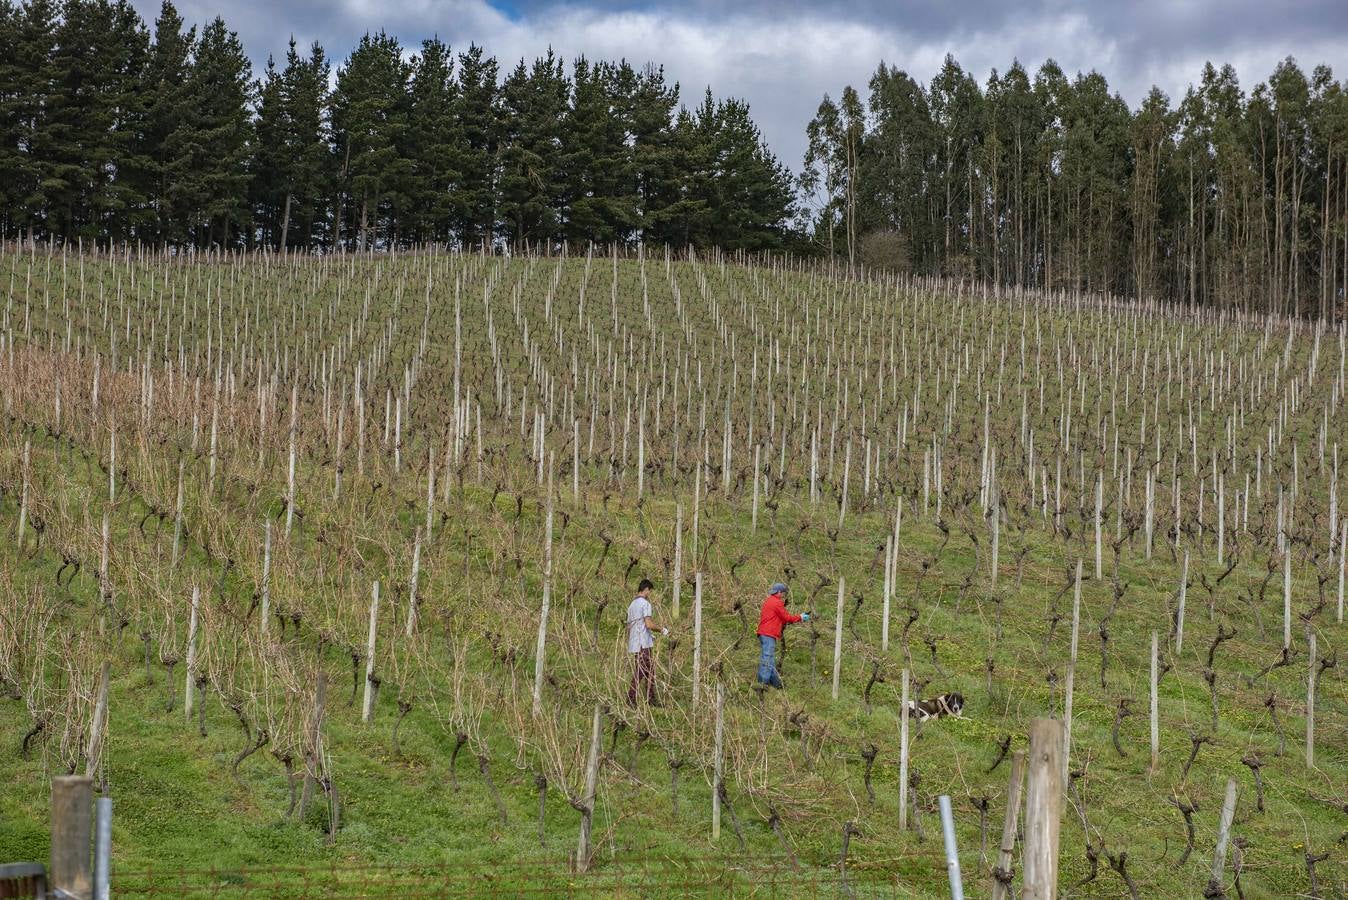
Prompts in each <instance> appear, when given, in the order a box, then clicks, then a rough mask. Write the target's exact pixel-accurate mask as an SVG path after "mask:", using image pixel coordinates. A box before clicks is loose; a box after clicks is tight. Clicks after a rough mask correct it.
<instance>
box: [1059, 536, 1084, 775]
mask: <svg viewBox="0 0 1348 900" xmlns="http://www.w3.org/2000/svg"><path fill="white" fill-rule="evenodd" d="M1080 636H1081V560H1080V558H1078V559H1077V572H1076V586H1075V590H1073V592H1072V649H1071V655H1070V656H1069V657H1068V659H1067V692H1066V694H1065V695H1064V701H1063V716H1062V721H1063V752H1062V766H1063V769H1062V776H1063V780H1064V781H1065V780H1066V779H1067V766H1068V760H1070V759H1071V756H1072V697H1073V691H1074V687H1075V685H1076V675H1077V646H1078V643H1079V639H1080Z"/></svg>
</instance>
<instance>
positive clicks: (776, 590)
mask: <svg viewBox="0 0 1348 900" xmlns="http://www.w3.org/2000/svg"><path fill="white" fill-rule="evenodd" d="M768 593H769V594H785V593H786V585H784V584H782V583H781V582H780V581H779V582H777V583H776V584H774V585H773V586H772V590H770V591H768Z"/></svg>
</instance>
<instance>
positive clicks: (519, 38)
mask: <svg viewBox="0 0 1348 900" xmlns="http://www.w3.org/2000/svg"><path fill="white" fill-rule="evenodd" d="M133 2H134V3H135V5H136V6H137V7H138V8H139V9H140V12H141V14H142V15H143V16H144V17H145V20H146V22H147V24H148V23H152V22H153V20H154V18H155V16H156V14H157V13H158V10H159V0H133ZM178 8H179V11H180V12H181V14H182V15H183V17H184V18H185V19H186V20H187V21H188V22H196V23H201V22H205V21H207V20H208V19H210V18H213V17H214V16H215V15H217V14H221V15H223V16H224V17H225V21H226V22H227V24H228V25H229V27H230V28H232V29H234V30H236V31H238V33H239V36H240V37H241V38H242V40H243V42H244V46H245V48H246V49H247V51H248V53H249V55H250V56H251V57H252V58H253V61H254V65H255V68H256V71H258V72H260V71H261V69H262V66H263V64H265V62H266V59H267V55H268V54H274V55H275V56H276V58H277V59H278V61H280V60H282V59H283V58H284V54H285V48H286V44H287V42H288V40H289V38H290V36H291V35H292V34H293V35H294V36H295V38H296V40H297V41H299V43H300V44H301V45H302V46H307V45H308V44H309V43H310V42H312V41H314V40H317V41H319V42H320V43H322V45H323V46H324V48H325V49H326V50H327V52H328V55H329V56H330V57H331V58H333V59H334V60H335V61H337V62H340V61H342V60H344V59H345V58H346V55H347V54H348V53H349V52H350V50H351V48H352V47H353V46H354V45H355V44H356V42H357V41H358V40H359V39H360V36H361V35H362V34H364V33H365V32H366V31H378V30H379V29H383V30H385V31H387V32H389V33H390V34H393V35H395V36H397V37H398V38H399V39H400V40H401V41H402V42H403V44H404V46H413V47H415V46H416V45H419V44H420V42H421V40H422V39H424V38H427V37H431V36H435V35H438V36H439V37H440V38H441V39H442V40H444V41H446V42H447V43H449V44H450V45H452V46H453V47H455V48H456V49H457V48H461V47H466V46H467V45H468V44H469V43H470V42H476V43H478V44H481V45H482V46H483V47H485V48H486V50H487V51H488V52H489V53H491V54H492V55H494V56H496V58H497V59H498V60H500V62H501V67H502V69H503V70H508V69H509V68H511V67H512V66H513V64H514V63H515V62H516V61H518V60H519V58H520V57H522V56H523V57H528V58H529V59H532V58H533V57H534V56H535V55H537V54H539V53H542V52H544V51H546V50H547V48H548V47H549V46H551V47H553V48H554V49H556V50H557V51H558V52H559V53H560V54H561V55H562V56H563V58H566V59H568V60H569V59H571V58H572V57H575V56H577V55H579V54H582V53H583V54H585V55H587V56H590V57H591V58H602V59H619V58H626V59H628V60H630V61H631V62H633V63H634V64H636V65H641V64H644V63H646V62H648V61H649V62H655V63H658V64H662V65H664V67H665V71H666V74H667V76H669V78H670V79H671V80H676V81H678V82H679V83H680V85H681V87H682V96H683V99H684V101H685V102H686V103H689V104H690V105H692V104H695V103H696V102H697V99H698V97H699V96H700V94H701V92H702V90H703V88H705V87H706V86H707V85H710V86H711V88H712V91H713V92H714V93H715V94H716V95H717V96H737V97H742V98H743V99H745V100H747V101H748V102H749V104H750V106H751V108H752V111H753V114H754V118H755V120H756V121H757V122H758V123H759V125H760V126H761V127H762V129H763V132H764V134H765V135H766V137H767V139H768V142H769V143H770V145H771V146H772V149H773V151H774V152H775V153H776V154H777V155H778V157H779V158H780V159H781V160H782V162H784V163H785V164H787V165H788V166H789V167H790V168H791V169H792V170H793V171H796V170H799V168H800V164H801V156H802V154H803V152H804V149H805V138H804V131H805V124H806V123H807V122H808V121H809V119H810V117H811V116H812V115H813V113H814V110H815V108H816V107H817V105H818V103H819V100H820V98H821V97H822V96H823V95H824V94H825V93H829V94H831V95H833V96H835V97H836V96H837V95H838V93H839V92H840V91H841V89H842V87H843V86H844V85H847V84H852V85H854V86H856V87H857V88H858V89H859V90H861V91H862V93H863V96H864V94H865V84H866V81H867V80H868V78H869V76H870V74H871V73H872V72H873V71H874V70H875V67H876V64H877V63H879V62H880V61H881V60H883V61H885V62H887V63H889V64H891V65H895V66H898V67H900V68H903V69H905V70H907V71H908V72H909V74H911V75H912V76H913V77H915V78H917V79H918V80H919V81H922V82H923V83H925V82H927V81H929V80H930V79H931V77H932V76H933V75H934V74H935V73H936V71H937V70H938V68H939V67H940V65H941V61H942V59H943V58H944V57H945V55H946V53H953V54H954V55H955V57H956V59H958V60H959V61H960V63H961V64H962V65H963V66H964V68H965V69H966V70H967V71H970V72H972V73H974V75H975V77H977V78H978V80H979V82H980V83H985V82H986V80H987V76H988V73H989V72H990V70H991V69H992V68H994V67H995V68H997V69H998V70H999V71H1004V70H1005V69H1006V68H1007V67H1008V66H1009V65H1010V63H1011V62H1012V60H1014V59H1019V60H1020V61H1021V62H1022V63H1023V64H1024V65H1025V66H1026V67H1027V68H1029V69H1030V70H1031V71H1033V70H1034V69H1036V68H1038V66H1039V65H1040V64H1041V63H1042V62H1043V61H1044V60H1045V59H1046V58H1049V57H1052V58H1053V59H1056V60H1057V61H1058V63H1059V64H1060V65H1061V66H1062V67H1063V69H1064V70H1066V71H1067V72H1068V73H1069V75H1070V74H1074V73H1076V72H1078V71H1085V70H1090V69H1096V70H1098V71H1100V72H1101V73H1103V74H1104V75H1105V76H1106V77H1107V78H1108V79H1109V83H1110V85H1111V86H1112V88H1113V89H1114V90H1116V91H1118V92H1119V93H1121V94H1122V95H1123V97H1124V99H1126V100H1127V101H1128V102H1129V104H1130V105H1134V106H1135V105H1136V104H1137V102H1138V100H1139V99H1141V97H1142V96H1143V95H1145V93H1146V91H1147V90H1148V89H1149V88H1150V86H1151V85H1153V84H1156V85H1159V86H1160V87H1161V88H1162V89H1163V90H1165V91H1166V92H1167V93H1169V94H1170V95H1171V97H1172V100H1177V99H1178V98H1179V97H1180V96H1181V95H1182V94H1183V92H1184V90H1185V88H1186V87H1187V86H1188V85H1189V84H1190V83H1191V82H1193V81H1195V80H1196V79H1197V78H1198V74H1199V72H1200V70H1201V67H1202V64H1203V62H1204V61H1205V60H1212V61H1214V62H1231V63H1233V64H1235V66H1236V70H1237V72H1238V73H1239V75H1240V80H1241V86H1242V87H1243V88H1245V89H1246V90H1247V91H1248V90H1249V88H1250V87H1252V86H1253V85H1254V84H1256V83H1258V82H1259V81H1262V80H1263V79H1265V78H1266V77H1268V75H1269V73H1270V72H1271V71H1272V70H1273V67H1274V65H1276V63H1277V62H1278V60H1280V59H1282V58H1283V57H1285V56H1288V55H1291V56H1294V57H1296V59H1297V60H1298V62H1300V63H1301V64H1302V66H1303V68H1305V69H1306V70H1307V71H1308V72H1309V70H1310V69H1311V68H1312V67H1314V66H1315V65H1316V64H1318V63H1322V62H1324V63H1328V64H1330V65H1331V66H1333V67H1334V69H1335V74H1336V75H1337V76H1338V77H1339V78H1340V79H1343V78H1344V77H1345V75H1348V72H1345V71H1343V70H1344V69H1348V50H1346V48H1348V2H1346V0H1271V2H1270V0H1261V2H1255V0H1138V2H1124V3H1120V2H1117V0H1089V2H1081V3H1068V2H1053V0H1037V2H1022V3H1016V4H1012V3H1003V2H999V0H964V2H961V3H949V2H945V0H852V2H841V0H838V2H829V0H825V2H804V0H738V2H727V0H693V2H689V3H683V4H674V3H653V2H647V3H620V2H613V0H573V2H551V0H391V2H388V0H228V2H225V0H179V3H178Z"/></svg>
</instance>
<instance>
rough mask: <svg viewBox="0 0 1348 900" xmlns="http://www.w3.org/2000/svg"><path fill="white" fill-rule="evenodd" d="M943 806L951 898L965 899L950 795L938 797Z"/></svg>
mask: <svg viewBox="0 0 1348 900" xmlns="http://www.w3.org/2000/svg"><path fill="white" fill-rule="evenodd" d="M936 802H937V803H938V804H939V805H940V807H941V833H942V834H943V835H944V836H945V868H946V873H947V874H948V875H949V876H950V896H951V900H964V882H963V880H962V879H961V878H960V854H959V850H958V849H956V847H955V814H954V813H953V812H951V809H950V796H949V795H948V794H942V795H941V796H940V797H937V798H936Z"/></svg>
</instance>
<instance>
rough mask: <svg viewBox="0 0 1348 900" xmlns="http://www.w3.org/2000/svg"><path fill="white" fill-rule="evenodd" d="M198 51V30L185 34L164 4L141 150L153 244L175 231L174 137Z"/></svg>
mask: <svg viewBox="0 0 1348 900" xmlns="http://www.w3.org/2000/svg"><path fill="white" fill-rule="evenodd" d="M195 46H196V28H190V29H187V30H186V31H184V30H183V20H182V16H180V15H179V14H178V10H177V9H176V8H175V7H174V6H173V4H172V3H171V2H169V0H164V4H163V6H162V7H161V8H160V11H159V17H158V18H157V19H156V20H155V23H154V43H153V44H152V46H151V47H150V54H149V61H148V64H147V69H146V74H145V82H144V88H143V91H144V97H145V117H144V120H143V123H142V127H141V132H140V136H139V144H140V147H139V151H138V152H139V154H140V156H141V157H142V158H143V159H144V160H145V161H146V168H145V174H144V177H145V180H146V185H145V187H144V193H145V195H146V199H147V207H148V209H147V216H146V220H147V221H146V227H145V236H146V237H147V238H149V239H150V240H152V241H154V242H155V243H159V242H162V241H164V240H167V239H168V238H169V235H170V232H171V231H172V229H173V226H172V224H171V216H170V210H171V207H170V205H169V198H168V195H169V179H170V177H171V173H170V169H169V153H170V137H171V136H172V134H173V132H174V130H175V129H176V128H177V127H178V126H179V124H180V123H181V122H182V120H183V118H184V117H185V116H187V115H188V113H189V112H190V110H189V108H188V93H187V91H188V85H187V74H188V71H189V70H190V65H191V57H192V52H193V49H194V48H195Z"/></svg>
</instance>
